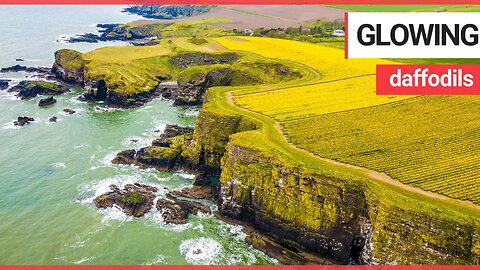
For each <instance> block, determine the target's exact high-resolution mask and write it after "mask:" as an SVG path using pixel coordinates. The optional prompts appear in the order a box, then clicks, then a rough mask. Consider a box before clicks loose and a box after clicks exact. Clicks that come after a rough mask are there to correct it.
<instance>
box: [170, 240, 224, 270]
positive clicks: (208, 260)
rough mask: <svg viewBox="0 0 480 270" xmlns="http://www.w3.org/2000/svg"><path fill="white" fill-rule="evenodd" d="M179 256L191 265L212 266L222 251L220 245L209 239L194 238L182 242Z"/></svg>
mask: <svg viewBox="0 0 480 270" xmlns="http://www.w3.org/2000/svg"><path fill="white" fill-rule="evenodd" d="M179 250H180V254H182V255H184V256H185V260H186V261H187V262H189V263H191V264H202V265H206V264H214V263H215V262H216V258H217V256H218V255H219V254H220V252H221V251H222V245H221V244H220V243H218V242H217V241H215V240H213V239H211V238H206V237H202V238H195V239H187V240H184V241H182V243H181V244H180V247H179Z"/></svg>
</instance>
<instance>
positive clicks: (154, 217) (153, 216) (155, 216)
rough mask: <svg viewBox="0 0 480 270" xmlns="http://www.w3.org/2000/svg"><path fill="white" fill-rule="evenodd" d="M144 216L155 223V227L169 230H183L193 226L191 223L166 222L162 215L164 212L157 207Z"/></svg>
mask: <svg viewBox="0 0 480 270" xmlns="http://www.w3.org/2000/svg"><path fill="white" fill-rule="evenodd" d="M154 205H156V203H154ZM143 217H144V218H146V219H148V220H150V221H152V222H153V223H155V227H160V228H161V229H163V230H167V231H174V232H183V231H185V230H187V229H190V228H191V227H192V224H191V223H186V224H166V223H165V220H164V219H163V217H162V212H160V211H157V210H156V209H152V210H151V211H150V212H148V213H147V214H146V215H145V216H143Z"/></svg>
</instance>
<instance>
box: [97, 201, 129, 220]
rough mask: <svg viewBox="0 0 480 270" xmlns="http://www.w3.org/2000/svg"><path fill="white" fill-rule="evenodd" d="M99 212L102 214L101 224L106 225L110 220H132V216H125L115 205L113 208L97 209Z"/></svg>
mask: <svg viewBox="0 0 480 270" xmlns="http://www.w3.org/2000/svg"><path fill="white" fill-rule="evenodd" d="M99 211H100V212H101V213H102V214H103V218H102V222H103V223H104V224H107V223H108V222H110V221H112V220H116V221H122V222H128V221H132V220H133V219H134V217H132V216H127V215H125V213H124V212H123V210H122V209H121V208H119V207H118V206H115V205H114V206H113V207H109V208H105V209H99Z"/></svg>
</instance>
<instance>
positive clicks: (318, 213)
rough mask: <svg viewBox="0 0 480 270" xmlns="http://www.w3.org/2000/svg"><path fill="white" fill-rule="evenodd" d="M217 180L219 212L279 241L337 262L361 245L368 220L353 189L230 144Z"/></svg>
mask: <svg viewBox="0 0 480 270" xmlns="http://www.w3.org/2000/svg"><path fill="white" fill-rule="evenodd" d="M220 181H221V183H222V187H221V191H220V201H221V204H220V212H221V213H222V214H224V215H227V216H229V217H233V218H236V219H240V220H245V221H249V222H251V223H252V224H253V225H255V226H256V227H258V228H259V229H260V230H262V231H264V232H267V233H270V234H272V235H273V236H274V237H275V238H276V239H278V240H279V241H281V242H284V243H286V244H289V245H291V246H293V247H295V248H299V247H303V248H306V249H308V250H311V251H314V252H316V253H318V254H320V255H322V256H325V257H327V258H332V259H335V260H338V261H341V262H343V263H348V262H349V260H350V258H351V257H352V256H358V254H353V253H355V252H357V251H358V252H359V251H360V249H361V247H362V246H363V245H364V242H365V239H366V237H367V236H366V233H368V228H367V227H368V226H369V224H370V221H369V217H368V215H367V211H366V206H367V205H366V201H365V197H364V196H363V194H362V191H361V189H360V187H359V186H356V185H354V184H349V183H347V182H345V181H341V180H339V179H331V178H325V177H318V176H314V175H306V174H302V173H301V172H300V171H298V170H294V169H291V168H287V167H285V166H282V165H280V164H278V163H277V162H276V161H275V160H272V159H271V158H266V157H264V156H262V155H260V154H258V153H257V152H256V151H254V150H252V149H248V148H244V147H241V146H237V145H234V144H229V146H228V151H227V153H226V155H225V157H224V158H223V167H222V174H221V178H220ZM358 252H357V253H358Z"/></svg>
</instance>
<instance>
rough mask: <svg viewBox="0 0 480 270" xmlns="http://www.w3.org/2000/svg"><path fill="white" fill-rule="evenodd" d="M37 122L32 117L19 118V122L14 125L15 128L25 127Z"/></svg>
mask: <svg viewBox="0 0 480 270" xmlns="http://www.w3.org/2000/svg"><path fill="white" fill-rule="evenodd" d="M33 121H35V119H33V118H32V117H28V116H23V117H22V116H19V117H18V118H17V121H15V122H13V124H14V125H15V126H24V125H25V124H29V123H30V122H33Z"/></svg>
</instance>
